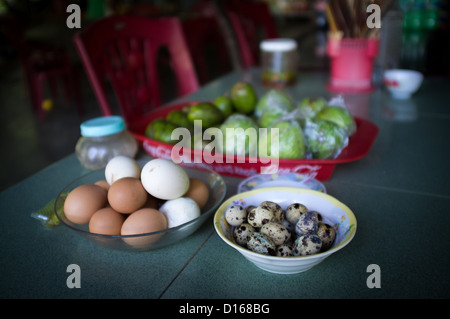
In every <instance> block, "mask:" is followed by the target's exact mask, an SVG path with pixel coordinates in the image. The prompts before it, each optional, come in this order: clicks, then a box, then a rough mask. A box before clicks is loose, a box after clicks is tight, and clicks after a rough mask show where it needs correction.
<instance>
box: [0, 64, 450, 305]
mask: <svg viewBox="0 0 450 319" xmlns="http://www.w3.org/2000/svg"><path fill="white" fill-rule="evenodd" d="M238 80H246V81H251V82H252V83H253V84H254V86H255V88H256V90H257V91H258V93H259V94H262V93H263V92H264V91H265V90H266V89H265V88H264V87H263V86H262V85H261V83H260V75H259V71H258V70H257V69H252V70H250V71H247V72H234V73H231V74H228V75H226V76H224V77H222V78H220V79H217V80H215V81H213V82H211V83H209V84H207V85H205V86H204V87H203V88H202V89H201V90H199V91H198V92H196V93H194V94H192V95H190V96H188V97H185V98H182V99H180V100H177V101H176V102H179V101H190V100H208V99H214V98H215V97H216V96H218V95H220V94H223V93H225V92H226V91H228V90H229V89H230V87H231V86H232V84H233V83H234V82H236V81H238ZM327 81H328V74H327V73H300V75H299V80H298V82H297V84H296V85H295V86H294V87H292V88H289V89H288V90H287V91H288V92H289V93H291V94H292V96H293V97H294V98H295V99H296V100H300V99H301V98H304V97H313V96H323V97H325V98H330V97H332V96H333V94H332V93H331V92H329V91H327V89H326V84H327ZM449 88H450V80H449V79H448V78H439V77H436V78H434V77H427V78H425V80H424V83H423V85H422V87H421V88H420V90H419V92H417V93H416V94H415V95H414V96H413V98H412V99H409V100H405V101H396V100H393V99H392V98H391V97H390V95H389V94H388V93H387V92H386V91H385V90H384V89H383V88H380V89H378V90H376V91H375V92H372V93H370V94H363V95H344V99H345V100H346V102H347V104H348V106H349V108H350V109H351V111H352V113H353V114H354V115H356V116H359V117H362V118H366V119H369V120H370V121H372V122H373V123H375V124H376V125H377V126H378V127H379V129H380V131H379V135H378V137H377V139H376V141H375V142H374V144H373V146H372V148H371V150H370V152H369V153H368V155H367V156H365V157H364V158H362V159H360V160H359V161H356V162H351V163H346V164H340V165H338V166H337V167H336V169H335V171H334V173H333V175H332V177H331V179H330V180H328V181H325V182H324V185H325V187H326V189H327V192H328V193H329V194H330V195H332V196H334V197H336V198H337V199H339V200H340V201H342V202H343V203H345V204H346V205H348V206H349V207H350V208H351V209H352V211H353V212H354V213H355V216H356V218H357V221H358V229H357V232H356V236H355V238H354V239H353V241H352V242H351V243H350V244H349V245H348V246H346V247H345V248H344V249H342V250H340V251H339V252H337V253H335V254H333V255H332V256H330V257H329V258H327V259H326V260H325V261H323V262H322V263H321V264H319V265H318V266H316V267H314V268H312V269H310V270H308V271H306V272H304V273H299V274H295V275H279V274H272V273H269V272H265V271H263V270H260V269H259V268H257V267H255V266H254V265H253V264H252V263H250V262H249V261H247V260H246V259H245V258H243V257H242V256H241V255H240V253H238V252H237V251H235V250H234V249H232V248H231V247H229V246H228V245H227V244H225V243H224V242H223V241H222V240H221V239H220V238H219V236H218V235H217V234H216V233H215V230H214V227H213V222H212V218H211V220H208V221H207V222H206V223H205V224H204V225H203V226H202V227H201V228H200V229H199V230H198V231H197V232H196V233H194V234H193V235H191V236H190V237H188V238H186V239H185V240H183V241H182V242H179V243H177V244H174V245H172V246H169V247H166V248H163V249H160V250H155V251H149V252H139V253H137V252H124V251H116V250H110V249H106V248H103V247H98V246H96V245H94V244H93V243H91V242H90V241H88V240H87V239H85V238H82V237H80V236H79V235H78V234H76V233H74V232H73V231H72V230H70V229H68V228H66V227H65V226H59V227H56V228H54V229H46V228H45V227H44V226H43V225H41V224H40V223H39V222H38V221H37V220H35V219H34V218H32V217H31V213H32V212H33V211H36V210H37V209H39V208H40V207H42V206H44V205H45V204H46V203H47V202H48V201H50V200H51V199H53V198H55V197H56V196H57V194H58V192H59V191H60V190H61V189H62V188H63V187H65V186H66V185H67V184H69V183H70V182H71V181H73V180H74V179H76V178H78V177H79V176H81V175H83V174H86V173H88V172H89V171H88V170H87V169H84V168H83V167H82V166H81V165H80V164H79V163H78V161H77V158H76V157H75V155H70V156H68V157H66V158H64V159H62V160H60V161H58V162H56V163H54V164H52V165H50V166H48V167H47V168H45V169H43V170H42V171H40V172H38V173H36V174H35V175H33V176H30V177H29V178H27V179H25V180H23V181H22V182H20V183H18V184H16V185H14V186H12V187H10V188H8V189H7V190H5V191H3V192H2V193H0V218H1V220H0V223H1V232H0V243H1V245H0V256H1V258H0V272H1V277H2V278H1V283H0V287H1V288H0V295H1V297H2V298H149V299H154V298H163V299H167V298H170V299H171V298H202V299H208V298H226V299H227V298H269V299H272V298H274V299H275V298H276V299H289V298H296V299H301V298H449V296H450V289H449V288H450V280H449V279H450V271H449V270H450V258H449V257H450V229H449V228H447V227H449V225H450V187H449V186H448V185H449V184H448V180H450V169H449V156H448V155H449V151H448V150H449V144H448V138H449V136H450V107H449V101H450V90H449ZM146 156H147V155H145V154H141V155H140V158H142V159H145V158H146ZM225 179H226V182H227V197H229V196H231V195H233V194H234V193H235V192H236V190H237V186H238V184H239V182H240V181H241V179H239V178H230V177H226V178H225ZM71 264H76V265H78V266H79V267H80V270H81V281H80V282H81V287H80V288H68V286H67V284H66V280H67V278H68V276H69V275H70V273H68V272H67V267H68V266H69V265H71ZM371 264H376V265H378V266H379V267H380V274H381V276H380V283H381V287H380V288H369V287H368V285H367V279H368V277H369V275H371V272H368V271H367V267H368V266H369V265H371Z"/></svg>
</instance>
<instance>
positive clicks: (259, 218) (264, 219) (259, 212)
mask: <svg viewBox="0 0 450 319" xmlns="http://www.w3.org/2000/svg"><path fill="white" fill-rule="evenodd" d="M274 220H275V214H274V213H273V211H272V210H271V209H268V208H267V206H264V207H263V206H258V207H255V208H253V209H252V210H251V211H250V213H248V215H247V221H248V223H249V224H250V225H252V226H253V227H256V228H259V227H261V226H262V225H264V224H266V223H268V222H271V221H274Z"/></svg>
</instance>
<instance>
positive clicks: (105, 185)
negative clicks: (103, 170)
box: [94, 179, 109, 190]
mask: <svg viewBox="0 0 450 319" xmlns="http://www.w3.org/2000/svg"><path fill="white" fill-rule="evenodd" d="M94 184H95V185H98V186H101V187H103V188H104V189H106V190H108V189H109V184H108V182H107V181H106V180H104V179H103V180H100V181H96V182H95V183H94Z"/></svg>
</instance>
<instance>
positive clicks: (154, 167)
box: [141, 158, 189, 200]
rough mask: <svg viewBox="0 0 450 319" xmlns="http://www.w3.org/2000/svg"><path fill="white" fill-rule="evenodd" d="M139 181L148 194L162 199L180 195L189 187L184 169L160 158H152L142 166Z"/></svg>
mask: <svg viewBox="0 0 450 319" xmlns="http://www.w3.org/2000/svg"><path fill="white" fill-rule="evenodd" d="M141 182H142V185H143V186H144V188H145V190H146V191H147V192H148V193H149V194H150V195H152V196H154V197H156V198H159V199H164V200H170V199H175V198H178V197H181V196H183V195H184V194H185V193H186V192H187V190H188V189H189V176H188V175H187V173H186V172H185V170H184V169H183V168H182V167H181V166H180V165H178V164H175V163H174V162H172V161H170V160H167V159H162V158H156V159H153V160H151V161H149V162H147V163H146V164H145V165H144V167H142V171H141Z"/></svg>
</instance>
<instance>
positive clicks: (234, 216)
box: [225, 205, 247, 226]
mask: <svg viewBox="0 0 450 319" xmlns="http://www.w3.org/2000/svg"><path fill="white" fill-rule="evenodd" d="M225 219H226V220H227V222H228V224H230V225H231V226H239V225H240V224H242V223H243V222H245V220H246V219H247V211H246V210H245V208H244V207H242V206H241V205H231V206H229V207H228V208H227V210H226V211H225Z"/></svg>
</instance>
